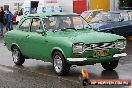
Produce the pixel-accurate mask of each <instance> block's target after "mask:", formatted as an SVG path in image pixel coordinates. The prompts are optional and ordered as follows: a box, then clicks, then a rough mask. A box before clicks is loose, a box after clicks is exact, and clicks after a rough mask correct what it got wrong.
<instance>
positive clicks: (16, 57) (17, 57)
mask: <svg viewBox="0 0 132 88" xmlns="http://www.w3.org/2000/svg"><path fill="white" fill-rule="evenodd" d="M12 57H13V62H14V63H15V64H16V65H22V64H23V63H24V62H25V57H24V56H23V55H22V54H21V52H20V50H19V48H18V47H17V46H14V47H13V48H12Z"/></svg>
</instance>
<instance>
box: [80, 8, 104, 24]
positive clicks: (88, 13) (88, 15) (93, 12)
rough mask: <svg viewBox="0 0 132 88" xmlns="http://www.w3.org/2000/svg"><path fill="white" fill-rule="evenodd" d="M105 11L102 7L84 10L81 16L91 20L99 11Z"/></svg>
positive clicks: (88, 20)
mask: <svg viewBox="0 0 132 88" xmlns="http://www.w3.org/2000/svg"><path fill="white" fill-rule="evenodd" d="M100 12H103V10H102V9H96V10H89V11H84V12H83V13H82V14H81V16H82V17H83V18H84V19H85V20H86V21H87V22H90V21H91V20H92V19H93V18H94V17H95V16H96V15H97V14H98V13H100Z"/></svg>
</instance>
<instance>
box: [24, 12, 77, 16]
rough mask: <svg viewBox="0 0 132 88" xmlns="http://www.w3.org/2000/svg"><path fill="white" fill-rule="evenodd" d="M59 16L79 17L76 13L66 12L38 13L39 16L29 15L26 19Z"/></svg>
mask: <svg viewBox="0 0 132 88" xmlns="http://www.w3.org/2000/svg"><path fill="white" fill-rule="evenodd" d="M57 15H79V14H76V13H64V12H58V13H57V12H46V13H37V14H29V15H26V16H24V17H45V16H57Z"/></svg>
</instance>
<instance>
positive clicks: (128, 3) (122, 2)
mask: <svg viewBox="0 0 132 88" xmlns="http://www.w3.org/2000/svg"><path fill="white" fill-rule="evenodd" d="M119 7H132V0H119Z"/></svg>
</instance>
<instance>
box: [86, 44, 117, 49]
mask: <svg viewBox="0 0 132 88" xmlns="http://www.w3.org/2000/svg"><path fill="white" fill-rule="evenodd" d="M114 47H115V43H98V44H87V45H85V50H92V49H110V48H114Z"/></svg>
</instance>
